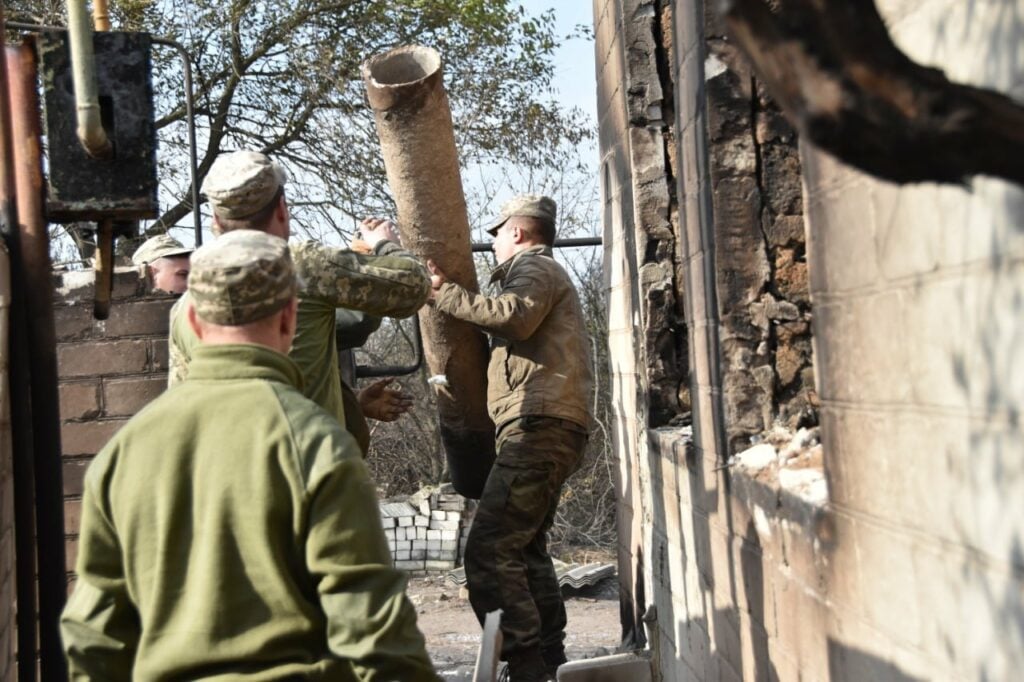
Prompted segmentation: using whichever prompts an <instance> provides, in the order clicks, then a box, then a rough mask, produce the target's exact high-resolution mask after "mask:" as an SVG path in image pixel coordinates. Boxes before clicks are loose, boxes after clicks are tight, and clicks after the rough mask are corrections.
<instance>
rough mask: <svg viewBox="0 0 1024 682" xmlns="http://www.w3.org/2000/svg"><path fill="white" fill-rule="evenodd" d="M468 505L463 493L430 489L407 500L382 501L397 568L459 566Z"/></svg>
mask: <svg viewBox="0 0 1024 682" xmlns="http://www.w3.org/2000/svg"><path fill="white" fill-rule="evenodd" d="M465 505H466V502H465V500H464V499H463V498H462V496H460V495H458V494H456V493H454V492H452V493H448V492H443V493H442V492H436V491H432V490H429V489H425V490H422V491H420V492H419V493H416V494H415V495H413V496H412V497H410V498H409V499H408V500H407V501H398V502H382V503H381V505H380V515H381V522H382V523H383V525H384V534H385V536H387V540H388V548H389V549H390V550H391V555H392V557H393V558H394V561H395V567H396V568H401V569H405V570H408V571H450V570H451V569H453V568H455V567H456V566H457V565H459V563H460V559H461V557H462V549H463V547H464V545H465V533H464V532H463V528H462V521H463V510H464V508H465ZM466 531H468V525H467V528H466Z"/></svg>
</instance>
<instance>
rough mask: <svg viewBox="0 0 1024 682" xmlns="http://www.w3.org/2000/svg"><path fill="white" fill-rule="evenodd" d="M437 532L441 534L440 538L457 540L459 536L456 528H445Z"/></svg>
mask: <svg viewBox="0 0 1024 682" xmlns="http://www.w3.org/2000/svg"><path fill="white" fill-rule="evenodd" d="M439 532H440V534H441V540H458V538H459V531H457V530H451V529H446V530H442V531H439Z"/></svg>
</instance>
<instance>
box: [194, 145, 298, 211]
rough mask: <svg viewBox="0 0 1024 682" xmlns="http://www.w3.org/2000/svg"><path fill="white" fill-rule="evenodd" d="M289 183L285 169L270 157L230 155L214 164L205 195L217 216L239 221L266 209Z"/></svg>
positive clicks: (242, 152) (253, 153)
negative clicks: (279, 191)
mask: <svg viewBox="0 0 1024 682" xmlns="http://www.w3.org/2000/svg"><path fill="white" fill-rule="evenodd" d="M287 181H288V175H287V174H286V173H285V172H284V169H283V168H281V166H279V165H278V164H277V163H276V162H275V161H273V160H272V159H271V158H270V157H268V156H267V155H266V154H260V153H259V152H250V151H240V152H230V153H228V154H221V155H220V156H218V157H217V160H216V161H214V162H213V166H211V167H210V172H209V173H207V174H206V179H205V180H203V187H202V192H203V194H205V195H206V198H207V199H209V201H210V207H211V208H213V212H214V213H215V214H217V215H218V216H219V217H221V218H228V219H232V220H238V219H241V218H247V217H249V216H251V215H253V214H254V213H257V212H258V211H259V210H260V209H261V208H264V207H265V206H266V205H267V204H269V203H270V200H271V199H273V198H274V195H275V194H277V190H278V189H279V188H280V187H281V186H282V185H284V184H285V183H286V182H287Z"/></svg>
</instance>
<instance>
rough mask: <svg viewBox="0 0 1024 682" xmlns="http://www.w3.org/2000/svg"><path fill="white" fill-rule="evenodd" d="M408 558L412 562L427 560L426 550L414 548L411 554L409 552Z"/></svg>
mask: <svg viewBox="0 0 1024 682" xmlns="http://www.w3.org/2000/svg"><path fill="white" fill-rule="evenodd" d="M409 558H410V559H412V560H414V561H422V560H424V559H426V558H427V550H425V549H416V548H415V547H414V548H413V550H412V551H411V552H409Z"/></svg>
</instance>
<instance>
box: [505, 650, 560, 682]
mask: <svg viewBox="0 0 1024 682" xmlns="http://www.w3.org/2000/svg"><path fill="white" fill-rule="evenodd" d="M507 670H508V680H509V682H551V681H552V680H554V679H555V676H554V675H552V674H551V673H549V672H548V666H547V663H545V661H544V657H543V656H541V654H540V651H539V650H538V649H528V650H526V651H518V652H516V653H514V654H511V655H509V657H508V668H507Z"/></svg>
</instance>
